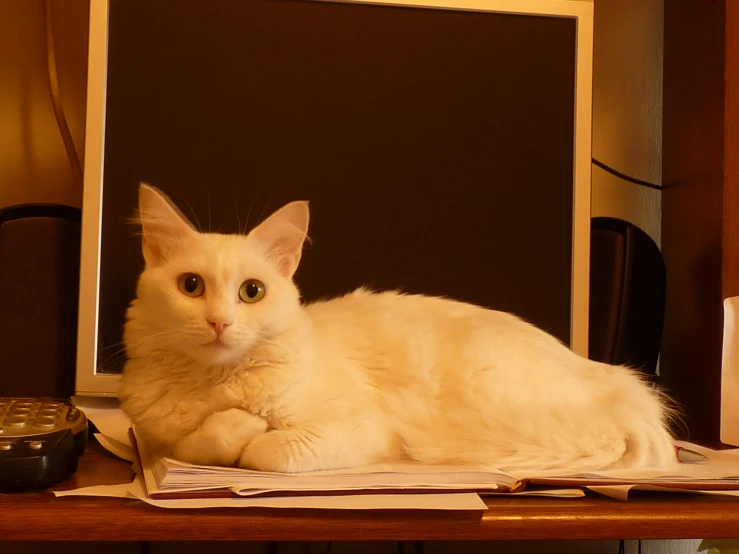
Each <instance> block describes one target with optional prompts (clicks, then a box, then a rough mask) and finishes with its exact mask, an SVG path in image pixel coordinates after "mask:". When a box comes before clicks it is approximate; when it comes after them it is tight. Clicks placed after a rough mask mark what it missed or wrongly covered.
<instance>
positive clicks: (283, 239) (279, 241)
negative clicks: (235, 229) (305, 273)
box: [249, 201, 309, 279]
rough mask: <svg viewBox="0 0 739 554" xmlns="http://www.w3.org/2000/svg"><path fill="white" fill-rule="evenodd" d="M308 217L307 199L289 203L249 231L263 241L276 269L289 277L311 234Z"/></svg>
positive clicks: (295, 267)
mask: <svg viewBox="0 0 739 554" xmlns="http://www.w3.org/2000/svg"><path fill="white" fill-rule="evenodd" d="M308 220H309V210H308V202H303V201H297V202H290V203H289V204H287V205H285V206H283V207H282V208H280V209H279V210H277V211H276V212H275V213H273V214H272V215H271V216H269V217H268V218H267V219H265V220H264V221H263V222H262V223H260V224H259V225H257V226H256V227H255V228H254V230H252V232H251V233H249V235H250V236H252V235H253V236H254V237H255V238H256V239H257V240H258V241H260V242H261V243H262V245H263V247H264V248H265V252H266V254H267V256H268V257H269V258H270V259H271V260H272V261H273V262H274V264H275V265H276V267H277V270H278V271H279V272H280V274H281V275H282V276H283V277H287V278H288V279H290V278H292V276H293V274H294V273H295V270H297V269H298V264H299V263H300V255H301V253H302V250H303V243H304V242H305V239H306V237H307V234H308Z"/></svg>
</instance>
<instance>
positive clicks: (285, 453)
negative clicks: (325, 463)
mask: <svg viewBox="0 0 739 554" xmlns="http://www.w3.org/2000/svg"><path fill="white" fill-rule="evenodd" d="M306 446H307V445H306V443H305V442H304V441H303V439H302V437H301V436H300V433H298V432H297V431H292V430H290V431H270V432H269V433H265V434H263V435H260V436H258V437H256V438H255V439H254V440H253V441H251V442H250V443H249V444H248V445H247V446H246V448H245V449H244V453H243V454H242V455H241V458H240V459H239V467H243V468H245V469H256V470H258V471H273V472H278V473H298V472H301V471H312V470H314V469H316V468H315V467H314V465H315V464H314V463H312V460H313V458H314V456H313V455H312V453H310V452H309V451H306V450H307V449H306Z"/></svg>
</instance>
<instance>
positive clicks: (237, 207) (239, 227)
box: [233, 196, 241, 233]
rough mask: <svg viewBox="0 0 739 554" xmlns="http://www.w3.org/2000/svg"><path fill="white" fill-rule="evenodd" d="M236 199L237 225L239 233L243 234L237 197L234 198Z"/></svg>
mask: <svg viewBox="0 0 739 554" xmlns="http://www.w3.org/2000/svg"><path fill="white" fill-rule="evenodd" d="M233 199H234V207H235V208H236V225H237V227H236V228H237V229H238V232H239V233H241V217H239V203H238V202H237V201H236V196H234V197H233Z"/></svg>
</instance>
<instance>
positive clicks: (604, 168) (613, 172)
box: [593, 158, 665, 190]
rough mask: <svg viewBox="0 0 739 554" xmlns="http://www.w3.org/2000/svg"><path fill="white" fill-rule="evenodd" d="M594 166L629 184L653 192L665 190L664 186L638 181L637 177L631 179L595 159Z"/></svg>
mask: <svg viewBox="0 0 739 554" xmlns="http://www.w3.org/2000/svg"><path fill="white" fill-rule="evenodd" d="M593 165H595V166H597V167H599V168H601V169H602V170H603V171H605V172H607V173H610V174H611V175H614V176H616V177H618V178H619V179H623V180H624V181H628V182H629V183H634V184H635V185H639V186H642V187H647V188H648V189H653V190H662V189H663V188H665V187H663V186H660V185H655V184H654V183H650V182H649V181H642V180H641V179H637V178H636V177H630V176H628V175H626V174H625V173H621V172H620V171H617V170H615V169H613V168H612V167H611V166H608V165H606V164H604V163H603V162H601V161H600V160H597V159H595V158H593Z"/></svg>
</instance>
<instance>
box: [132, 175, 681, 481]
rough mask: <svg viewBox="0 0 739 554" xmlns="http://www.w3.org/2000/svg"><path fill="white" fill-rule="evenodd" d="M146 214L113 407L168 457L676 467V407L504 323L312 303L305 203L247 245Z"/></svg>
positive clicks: (418, 308)
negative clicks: (303, 283) (303, 291)
mask: <svg viewBox="0 0 739 554" xmlns="http://www.w3.org/2000/svg"><path fill="white" fill-rule="evenodd" d="M139 203H140V205H139V208H140V216H141V225H142V232H143V254H144V259H145V262H146V267H145V269H144V271H143V273H142V274H141V277H140V280H139V284H138V291H137V298H136V299H135V300H134V301H133V302H132V304H131V307H130V309H129V311H128V321H127V323H126V327H125V336H124V340H125V345H126V350H127V354H128V357H129V360H128V362H127V364H126V367H125V371H124V375H123V378H122V382H121V388H120V399H121V403H122V407H123V409H124V410H125V411H126V413H127V414H128V415H129V416H130V417H131V419H132V420H133V422H134V423H135V424H136V425H137V427H138V429H139V430H141V431H142V432H143V433H145V434H146V436H147V437H148V439H149V440H150V441H151V442H152V443H154V445H155V446H156V447H158V448H161V449H164V451H165V453H169V454H170V455H173V456H175V457H177V458H179V459H181V460H184V461H189V462H194V463H202V464H216V465H228V466H230V465H234V464H237V465H239V466H242V467H247V468H254V469H259V470H265V471H281V472H300V471H311V470H320V469H330V468H342V467H351V466H360V465H365V464H369V463H374V462H380V461H393V460H395V461H399V460H408V459H411V460H417V461H419V462H428V463H447V462H448V463H463V464H467V463H469V464H483V465H487V466H494V467H498V468H501V469H507V470H510V471H515V470H522V469H527V468H531V469H547V468H548V469H559V470H563V471H581V470H587V469H598V468H610V467H667V466H670V465H671V464H672V463H674V459H675V451H674V447H673V443H672V440H671V437H670V435H669V433H668V432H667V430H666V427H665V419H666V409H665V407H664V406H663V404H662V401H661V400H660V397H659V395H658V394H657V393H655V392H654V391H653V390H652V389H651V388H650V387H649V386H647V385H645V384H644V383H642V381H641V380H640V378H639V377H638V376H637V374H636V373H635V372H633V371H631V370H628V369H625V368H623V367H612V366H608V365H604V364H600V363H595V362H591V361H588V360H586V359H583V358H581V357H579V356H577V355H575V354H573V353H572V352H571V351H570V350H569V349H567V348H566V347H565V346H563V345H562V344H560V343H559V342H558V341H557V340H556V339H554V338H553V337H551V336H550V335H548V334H546V333H545V332H543V331H541V330H539V329H537V328H536V327H534V326H532V325H530V324H528V323H525V322H523V321H521V320H520V319H518V318H516V317H514V316H512V315H510V314H507V313H502V312H497V311H492V310H487V309H483V308H479V307H475V306H471V305H468V304H463V303H460V302H455V301H452V300H445V299H440V298H430V297H425V296H413V295H403V294H399V293H396V292H383V293H372V292H369V291H366V290H358V291H356V292H354V293H352V294H349V295H347V296H344V297H342V298H337V299H334V300H329V301H325V302H317V303H315V304H311V305H307V306H306V305H301V303H300V295H299V292H298V289H297V288H296V286H295V285H294V284H293V281H292V277H293V274H294V272H295V270H296V269H297V267H298V262H299V261H300V256H301V250H302V247H303V241H304V239H305V237H306V232H307V229H308V204H307V203H306V202H293V203H291V204H288V205H286V206H284V207H283V208H281V209H280V210H278V211H277V212H275V213H274V214H272V215H271V216H270V217H269V218H268V219H267V220H265V221H264V222H263V223H262V224H260V225H259V226H258V227H257V228H255V229H254V230H253V231H252V232H251V233H249V234H248V235H246V236H238V235H221V234H213V233H199V232H198V231H196V230H195V229H194V228H193V227H192V225H191V224H190V223H189V222H188V221H187V219H186V218H185V217H183V216H182V214H181V213H180V212H179V210H177V208H176V207H175V206H174V205H173V204H172V202H171V201H169V199H168V198H167V197H166V196H165V195H164V194H163V193H161V192H160V191H158V190H157V189H155V188H153V187H150V186H147V185H142V186H141V188H140V192H139ZM370 277H371V276H368V278H370Z"/></svg>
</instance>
